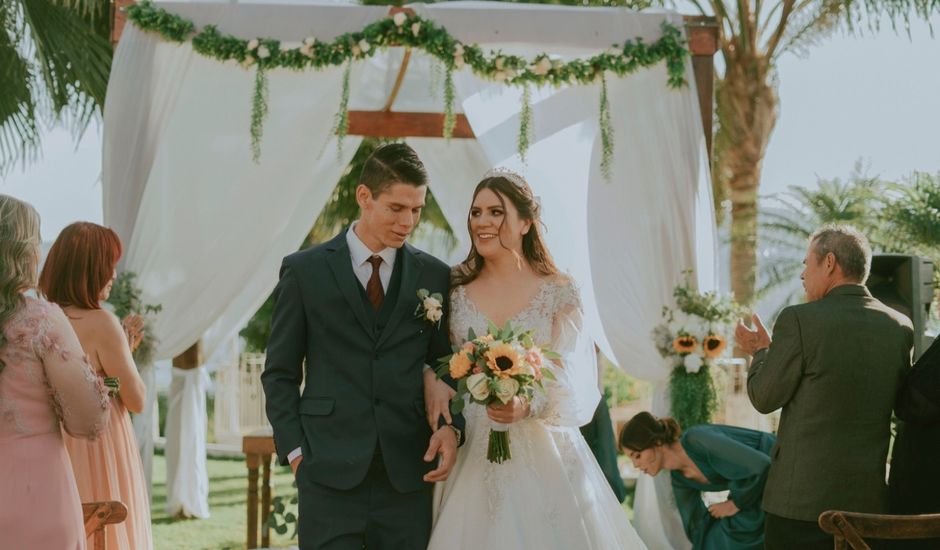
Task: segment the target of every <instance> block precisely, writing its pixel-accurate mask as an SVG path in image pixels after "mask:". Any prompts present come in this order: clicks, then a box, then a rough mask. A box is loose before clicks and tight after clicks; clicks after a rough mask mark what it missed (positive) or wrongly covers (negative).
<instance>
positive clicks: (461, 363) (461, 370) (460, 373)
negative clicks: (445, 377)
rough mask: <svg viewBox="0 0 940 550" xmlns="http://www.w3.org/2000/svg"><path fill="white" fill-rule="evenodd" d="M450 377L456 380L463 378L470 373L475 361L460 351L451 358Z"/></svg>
mask: <svg viewBox="0 0 940 550" xmlns="http://www.w3.org/2000/svg"><path fill="white" fill-rule="evenodd" d="M449 364H450V377H451V378H453V379H454V380H457V379H460V378H463V377H464V376H466V375H467V373H468V372H470V367H472V366H473V360H471V359H470V356H469V355H467V353H466V352H465V351H463V350H460V351H458V352H457V353H455V354H454V355H453V356H452V357H451V358H450V363H449Z"/></svg>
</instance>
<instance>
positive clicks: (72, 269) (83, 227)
mask: <svg viewBox="0 0 940 550" xmlns="http://www.w3.org/2000/svg"><path fill="white" fill-rule="evenodd" d="M121 252H122V247H121V239H119V238H118V236H117V233H115V232H114V231H113V230H112V229H109V228H107V227H103V226H100V225H98V224H96V223H90V222H76V223H73V224H71V225H69V226H68V227H66V228H65V229H63V230H62V233H59V237H58V238H57V239H56V240H55V243H53V244H52V248H50V249H49V256H48V257H46V265H44V266H43V268H42V273H40V275H39V289H40V290H42V293H43V294H44V295H45V296H46V298H47V299H48V300H49V301H50V302H55V303H57V304H59V305H60V306H75V307H80V308H83V309H100V307H101V306H100V305H99V304H98V302H99V299H98V296H99V295H101V291H102V290H104V287H106V286H107V285H108V281H110V280H111V279H112V277H114V267H115V266H116V265H117V263H118V260H120V259H121Z"/></svg>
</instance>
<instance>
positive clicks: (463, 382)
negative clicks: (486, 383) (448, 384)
mask: <svg viewBox="0 0 940 550" xmlns="http://www.w3.org/2000/svg"><path fill="white" fill-rule="evenodd" d="M467 391H469V388H468V387H467V377H466V376H465V377H463V378H461V379H460V380H458V381H457V393H458V394H459V395H463V394H465V393H467Z"/></svg>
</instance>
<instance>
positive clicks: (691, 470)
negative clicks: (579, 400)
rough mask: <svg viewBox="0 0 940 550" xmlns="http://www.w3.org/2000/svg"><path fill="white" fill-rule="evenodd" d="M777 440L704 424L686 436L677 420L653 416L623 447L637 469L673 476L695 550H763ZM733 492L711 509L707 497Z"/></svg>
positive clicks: (641, 418)
mask: <svg viewBox="0 0 940 550" xmlns="http://www.w3.org/2000/svg"><path fill="white" fill-rule="evenodd" d="M774 443H776V438H775V437H774V436H773V435H772V434H769V433H766V432H760V431H757V430H749V429H746V428H738V427H735V426H722V425H717V424H703V425H700V426H693V427H692V428H689V429H688V430H687V431H686V432H685V433H683V432H682V429H681V428H680V427H679V424H678V423H677V422H676V421H675V420H673V419H672V418H656V417H655V416H653V415H652V414H650V413H648V412H641V413H639V414H638V415H636V416H634V417H633V418H632V419H631V420H630V422H628V423H627V425H626V426H624V428H623V430H622V431H621V432H620V446H621V447H623V449H624V450H625V451H626V452H627V454H628V456H629V457H630V460H632V461H633V465H634V467H636V468H637V469H639V470H641V471H643V472H644V473H646V474H648V475H651V476H655V475H656V474H658V473H659V472H661V471H662V470H669V471H670V473H671V476H672V489H673V492H674V493H675V497H676V505H677V506H678V508H679V514H680V515H681V516H682V524H683V526H684V527H685V533H686V535H687V536H688V537H689V540H690V541H692V548H693V549H694V550H724V549H728V550H731V549H734V550H760V549H762V548H763V547H764V511H763V510H762V509H761V499H762V498H763V495H764V483H765V482H766V481H767V471H768V469H769V468H770V453H771V449H772V447H773V446H774ZM719 491H730V494H729V495H728V500H726V501H724V502H721V503H718V504H712V505H711V506H708V507H707V508H706V506H705V503H704V502H703V500H702V493H705V492H719Z"/></svg>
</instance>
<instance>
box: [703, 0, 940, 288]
mask: <svg viewBox="0 0 940 550" xmlns="http://www.w3.org/2000/svg"><path fill="white" fill-rule="evenodd" d="M691 2H692V4H693V5H694V6H695V7H696V9H698V10H699V11H700V12H701V14H703V15H712V16H715V17H717V18H718V21H719V24H720V25H721V28H722V33H721V38H720V42H719V47H720V52H721V56H722V59H723V61H724V66H725V68H724V74H723V75H722V76H721V77H720V78H719V79H718V81H717V85H716V88H715V96H716V104H717V105H716V107H717V108H716V118H717V122H718V129H717V133H716V136H715V154H714V159H713V165H712V166H713V181H714V188H715V193H714V194H715V200H716V210H717V211H718V212H719V214H720V212H721V209H720V208H718V207H717V206H718V205H720V204H721V203H722V202H723V201H725V200H730V202H731V250H732V253H731V289H732V291H733V292H734V295H735V298H736V299H737V300H738V301H739V302H741V303H743V304H748V303H751V302H752V301H753V300H754V298H755V283H756V274H757V226H758V220H757V198H758V192H759V187H760V175H761V161H762V159H763V157H764V153H765V152H766V149H767V144H768V142H769V140H770V135H771V133H772V132H773V129H774V126H775V124H776V122H777V108H778V104H779V98H778V96H777V86H778V79H777V76H778V75H777V70H776V65H777V60H779V59H780V56H781V55H783V54H784V53H787V52H795V53H800V52H802V51H805V50H806V49H808V48H809V47H811V46H812V45H814V43H815V42H816V41H817V40H819V39H820V38H823V37H825V36H827V35H829V34H830V33H831V32H832V31H833V30H835V29H836V28H838V27H840V26H842V27H848V28H849V29H855V28H857V27H858V25H859V24H860V23H861V22H862V20H863V18H867V20H868V21H869V25H877V23H878V21H879V20H880V19H881V18H882V17H883V16H887V18H888V19H889V20H890V21H891V22H892V24H894V22H896V21H903V22H904V23H907V22H908V21H909V18H910V17H911V16H915V17H924V18H927V17H929V15H930V14H931V13H937V12H940V1H938V0H880V1H879V0H864V2H861V1H857V0H776V1H774V2H763V1H762V0H739V1H738V2H736V3H734V4H731V3H727V2H725V1H724V0H709V1H708V3H704V2H700V1H699V0H691Z"/></svg>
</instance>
